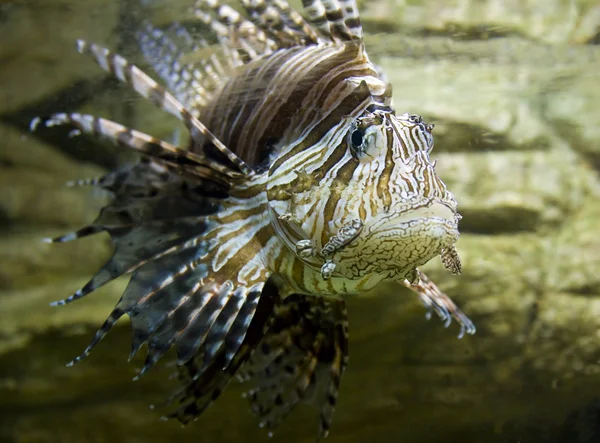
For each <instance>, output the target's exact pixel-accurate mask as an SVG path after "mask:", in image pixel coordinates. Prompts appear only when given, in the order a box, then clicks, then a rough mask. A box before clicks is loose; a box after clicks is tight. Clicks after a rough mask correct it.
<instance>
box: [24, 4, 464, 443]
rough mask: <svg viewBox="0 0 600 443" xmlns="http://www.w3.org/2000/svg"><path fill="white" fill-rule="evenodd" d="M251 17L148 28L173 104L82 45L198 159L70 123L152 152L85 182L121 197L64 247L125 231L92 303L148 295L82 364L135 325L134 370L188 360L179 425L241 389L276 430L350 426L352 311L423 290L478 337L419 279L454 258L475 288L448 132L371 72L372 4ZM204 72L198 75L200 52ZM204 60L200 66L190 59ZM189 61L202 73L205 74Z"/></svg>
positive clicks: (235, 14) (274, 8) (96, 282)
mask: <svg viewBox="0 0 600 443" xmlns="http://www.w3.org/2000/svg"><path fill="white" fill-rule="evenodd" d="M240 3H241V5H240V9H241V10H243V13H240V12H239V11H237V10H236V9H234V8H232V7H231V6H228V5H225V4H221V2H219V1H217V0H199V1H197V2H196V5H195V9H194V15H195V17H196V18H197V19H198V20H199V21H200V22H201V23H202V24H203V26H205V27H206V28H208V29H209V30H211V31H212V32H213V33H214V35H215V36H216V39H217V42H218V43H217V45H216V46H214V45H209V44H207V43H206V42H204V41H202V40H197V39H194V38H193V37H192V36H191V35H190V34H189V33H188V31H187V30H186V29H185V28H184V27H183V26H181V25H178V24H174V25H173V26H172V27H170V28H169V29H166V30H161V29H157V28H154V27H153V26H151V25H149V24H147V25H146V26H145V27H144V28H143V29H142V30H141V31H140V33H139V35H138V41H139V44H140V47H141V50H142V53H143V54H144V56H145V58H146V59H147V61H148V63H149V64H150V65H151V66H152V67H153V68H154V70H155V71H156V72H157V73H158V75H159V76H160V77H161V78H162V79H163V81H164V83H165V84H166V87H163V86H162V85H161V84H159V83H158V82H156V81H155V80H153V79H152V78H151V77H150V76H148V75H147V74H146V73H144V72H143V71H142V70H141V69H139V68H137V67H136V66H134V65H132V64H130V63H129V62H128V61H127V60H125V59H124V58H123V57H121V56H119V55H117V54H114V53H112V52H110V51H109V50H107V49H104V48H102V47H100V46H97V45H95V44H88V43H86V42H84V41H79V42H78V49H79V51H80V52H83V53H86V54H89V55H90V56H92V57H93V58H94V59H95V60H96V61H97V62H98V64H99V65H100V66H101V67H102V68H103V69H104V70H106V71H108V72H111V73H112V74H114V75H115V76H116V77H117V78H118V79H119V80H121V81H122V82H124V83H126V84H128V85H129V86H131V87H132V88H133V89H134V90H135V91H136V92H138V93H139V94H140V95H141V96H143V97H145V98H147V99H148V100H150V101H151V102H152V103H153V104H155V105H156V106H158V107H160V108H161V109H163V110H164V111H165V112H167V113H169V114H171V115H173V116H175V117H176V118H178V119H179V120H180V121H181V122H182V123H183V124H184V125H185V127H186V128H187V130H188V131H189V134H190V143H189V145H188V146H186V147H179V146H175V145H173V144H170V143H167V142H165V141H162V140H158V139H156V138H154V137H152V136H150V135H147V134H144V133H141V132H139V131H136V130H134V129H130V128H127V127H124V126H123V125H120V124H118V123H116V122H113V121H110V120H107V119H104V118H100V117H94V116H90V115H81V114H76V113H73V114H68V113H61V114H55V115H52V116H50V117H47V118H44V119H41V118H38V119H35V120H34V121H33V122H32V129H35V128H36V127H37V126H39V125H40V124H41V125H44V126H53V125H71V126H74V127H75V131H78V132H80V133H87V134H91V135H95V136H98V137H104V138H106V139H108V140H110V141H112V142H114V143H115V144H117V145H118V146H120V147H122V148H124V149H130V150H133V151H134V152H136V153H138V154H140V156H141V158H140V160H139V162H137V163H134V164H133V165H127V166H124V167H122V168H119V169H117V170H115V171H112V172H109V173H108V174H106V175H105V176H104V177H101V178H98V179H93V180H82V181H81V182H80V184H87V185H93V186H98V187H101V188H103V189H105V190H107V191H109V192H110V193H111V194H112V196H113V198H112V200H111V201H110V202H109V203H108V204H107V206H106V207H105V208H103V209H102V211H101V212H100V214H99V215H98V217H97V219H96V220H95V221H94V223H92V224H91V225H89V226H85V227H83V228H82V229H80V230H78V231H76V232H74V233H70V234H67V235H64V236H61V237H57V238H55V239H50V240H49V241H51V242H64V241H69V240H74V239H77V238H79V237H84V236H87V235H92V234H95V233H98V232H108V233H109V234H110V236H111V239H112V241H113V244H114V247H115V252H114V255H113V256H112V257H111V259H110V260H109V261H108V262H107V263H106V264H105V265H104V266H103V267H102V268H101V269H100V270H99V271H98V272H97V273H96V275H94V276H93V277H92V278H91V280H90V281H89V282H88V283H87V284H86V285H84V286H83V287H82V288H81V289H79V290H78V291H76V292H75V293H73V294H72V295H71V296H69V297H67V298H66V299H64V300H60V301H58V302H56V303H54V304H55V305H64V304H67V303H70V302H72V301H74V300H77V299H80V298H82V297H85V296H86V295H88V294H90V293H92V292H93V291H94V290H95V289H97V288H98V287H100V286H102V285H104V284H106V283H108V282H110V281H111V280H114V279H115V278H117V277H119V276H122V275H130V276H131V279H130V282H129V284H128V286H127V288H126V290H125V292H124V293H123V295H122V297H121V299H120V300H119V302H118V303H117V305H116V306H115V308H114V309H113V311H112V312H111V313H110V314H109V316H108V318H107V320H106V321H105V323H104V324H103V325H102V326H101V328H100V329H99V330H98V331H97V333H96V334H95V336H94V337H93V339H92V341H91V343H90V344H89V346H88V347H87V348H86V349H85V350H84V352H83V353H82V354H81V355H80V356H78V357H76V358H75V359H74V360H73V362H71V363H70V364H73V363H75V362H78V361H81V360H82V359H83V358H85V357H86V356H87V355H89V353H90V352H91V350H92V349H93V348H94V346H96V345H97V344H98V343H99V342H100V340H101V339H102V338H103V337H104V336H105V335H106V333H107V332H108V331H109V330H110V329H111V328H112V326H113V325H114V324H115V323H116V321H117V320H118V319H119V318H120V317H122V316H123V315H128V316H129V318H130V319H131V325H132V330H133V338H132V347H131V356H134V355H135V354H136V353H137V352H138V351H139V350H140V349H142V347H144V346H147V352H146V358H145V362H144V366H143V368H142V369H141V371H140V373H139V374H138V376H141V375H143V374H144V373H145V372H147V371H148V370H150V369H151V368H152V367H153V366H154V365H155V364H156V363H157V362H158V361H159V360H160V359H161V358H162V357H163V356H164V355H165V354H166V353H167V352H168V351H169V350H170V349H174V350H175V351H176V354H177V364H178V372H177V376H178V379H179V380H180V382H181V389H180V390H179V391H178V392H176V393H175V394H174V395H173V396H172V398H171V402H172V403H173V404H175V405H176V408H175V410H174V411H173V412H170V413H168V415H167V416H168V417H175V418H177V419H179V420H180V421H181V422H183V423H187V422H188V421H190V420H191V419H194V418H197V417H198V416H199V415H200V414H202V412H203V411H204V410H205V409H206V408H207V407H208V406H210V405H211V404H212V402H213V401H214V400H216V399H217V398H218V397H219V396H220V394H221V393H222V391H223V389H225V387H226V386H227V384H228V383H229V382H230V381H231V380H232V378H233V377H234V376H237V377H238V378H240V379H242V380H246V381H248V382H250V383H252V385H253V387H252V388H251V389H250V391H248V393H247V395H246V396H247V398H248V399H249V401H250V403H251V406H252V410H253V412H254V413H255V414H256V415H257V416H258V417H259V418H260V420H261V424H262V425H263V426H264V427H266V428H267V429H269V431H270V432H271V431H272V430H274V429H275V428H276V427H277V426H278V425H279V424H280V423H281V421H282V420H283V419H284V418H285V417H286V416H287V415H288V414H289V413H290V412H291V411H292V410H293V409H294V407H295V406H296V405H297V404H299V403H301V402H304V403H308V404H309V405H311V406H313V407H314V408H315V409H317V411H318V415H319V436H320V437H325V436H326V435H327V434H328V432H329V428H330V426H331V421H332V417H333V411H334V407H335V403H336V400H337V393H338V388H339V386H340V382H341V378H342V375H343V372H344V370H345V368H346V364H347V360H348V324H347V323H348V322H347V314H346V308H345V302H344V299H343V296H345V295H355V294H360V293H363V292H365V291H367V290H369V289H371V288H373V287H375V286H376V285H377V284H378V283H379V282H381V281H383V280H395V281H398V282H399V283H400V284H402V285H404V286H406V287H408V288H410V289H411V290H412V291H413V292H415V293H416V294H417V295H418V296H419V298H420V299H421V301H422V302H423V303H424V305H425V306H426V307H427V308H428V310H430V311H434V312H436V313H437V314H438V315H439V316H440V317H441V318H442V319H444V320H445V321H446V324H449V322H450V320H451V319H452V318H455V319H456V320H457V321H458V323H459V324H460V326H461V335H462V334H464V333H470V334H472V333H474V332H475V328H474V326H473V324H472V323H471V322H470V320H469V319H468V318H467V317H466V316H465V315H464V314H463V313H462V312H461V311H460V309H458V307H457V306H456V305H455V304H454V303H453V302H452V300H450V298H449V297H448V296H447V295H446V294H444V293H443V292H441V291H440V290H439V289H438V287H437V286H436V285H435V284H434V283H433V282H432V281H431V280H429V278H428V277H427V276H426V275H425V274H424V273H423V272H421V271H420V270H419V269H418V267H419V266H420V265H422V264H424V263H426V262H427V261H429V260H430V259H432V258H434V257H435V256H437V255H439V256H440V257H441V260H442V263H443V264H444V266H445V267H446V268H447V269H448V270H449V271H451V272H452V273H459V272H460V260H459V258H458V253H457V251H456V249H455V248H454V243H455V242H456V240H457V238H458V221H459V220H460V216H459V214H458V212H457V204H456V201H455V200H454V197H453V196H452V194H451V193H450V192H449V191H448V190H447V189H446V187H445V185H444V183H443V182H442V181H441V180H440V178H439V177H438V176H437V174H436V173H435V168H434V163H433V162H431V161H430V157H429V156H430V152H431V150H432V149H433V136H432V130H433V126H432V125H428V124H427V123H425V122H424V121H423V120H422V119H421V117H419V116H416V115H411V114H408V113H404V114H396V112H395V111H394V110H393V109H392V108H391V107H390V106H389V105H390V103H391V87H390V85H388V84H387V82H386V81H385V80H384V78H383V77H382V75H381V73H380V72H379V71H378V70H377V69H376V68H375V66H374V65H373V64H372V63H371V61H370V60H369V57H368V56H367V53H366V50H365V47H364V42H363V36H362V27H361V25H360V19H359V16H358V10H357V7H356V4H355V2H354V0H304V1H303V4H304V7H305V10H304V11H305V15H306V17H303V16H302V15H300V14H299V13H298V12H296V11H294V10H293V9H291V8H290V6H289V5H288V4H287V2H286V1H284V0H241V1H240ZM197 53H200V54H203V55H202V56H201V57H198V59H197V60H196V59H195V58H194V54H197ZM190 54H191V55H190ZM186 60H187V61H186Z"/></svg>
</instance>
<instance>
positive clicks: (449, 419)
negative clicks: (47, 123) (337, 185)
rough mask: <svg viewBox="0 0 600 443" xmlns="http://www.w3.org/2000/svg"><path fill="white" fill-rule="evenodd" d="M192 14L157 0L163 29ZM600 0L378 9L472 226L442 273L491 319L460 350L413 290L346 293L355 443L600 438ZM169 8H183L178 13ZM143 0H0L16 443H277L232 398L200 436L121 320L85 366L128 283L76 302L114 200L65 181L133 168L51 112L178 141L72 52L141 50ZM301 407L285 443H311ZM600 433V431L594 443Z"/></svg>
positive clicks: (405, 99) (1, 265)
mask: <svg viewBox="0 0 600 443" xmlns="http://www.w3.org/2000/svg"><path fill="white" fill-rule="evenodd" d="M187 3H188V2H187V1H184V0H178V1H174V2H172V3H170V4H168V5H165V4H164V3H160V2H156V3H154V4H153V5H152V6H153V7H152V10H151V11H149V12H148V11H145V13H148V14H151V15H152V14H153V15H154V20H155V21H161V22H167V21H168V20H170V19H171V18H172V17H175V18H177V17H181V16H182V14H183V12H185V7H186V6H187ZM595 3H596V2H593V1H585V0H579V1H575V2H572V1H569V2H567V1H560V0H554V1H552V2H547V1H545V0H544V1H540V0H537V1H535V0H526V1H523V0H520V1H518V2H517V1H514V2H513V1H509V2H507V1H501V0H486V1H483V2H482V1H477V2H475V1H463V2H458V1H452V2H447V1H444V2H440V1H433V2H432V1H411V2H391V1H388V0H378V1H374V2H362V5H363V7H364V10H365V13H364V17H363V18H364V20H363V21H364V23H365V27H366V28H367V30H368V32H369V35H368V36H367V45H368V46H367V48H368V49H369V50H370V54H371V56H372V58H373V59H374V60H375V61H376V62H377V63H378V64H379V65H380V66H381V67H382V68H383V69H384V71H385V72H386V74H387V76H388V77H389V79H390V81H391V82H392V84H393V86H394V91H395V103H394V105H395V107H396V108H397V110H398V111H399V112H405V111H409V112H412V113H418V114H422V115H423V116H424V117H425V119H426V120H427V121H428V122H433V123H435V124H436V127H435V130H434V134H435V136H436V147H435V150H434V153H435V157H437V158H438V166H437V168H438V171H439V173H440V175H441V177H442V178H443V179H444V180H445V182H446V183H447V185H448V187H449V189H451V190H452V191H453V192H454V193H455V194H456V197H457V200H458V201H459V205H460V212H461V213H462V214H463V216H464V219H463V220H462V224H461V227H462V232H463V235H462V236H461V239H460V240H459V243H458V245H457V246H458V249H459V252H460V254H461V257H462V261H463V274H462V275H461V276H459V277H453V276H450V275H448V274H447V273H445V272H444V271H443V270H442V267H441V265H440V264H439V263H437V262H435V261H434V262H432V263H430V264H428V265H427V267H426V270H427V271H428V273H430V275H431V276H433V277H435V280H436V281H437V282H438V284H439V285H440V286H441V287H442V288H443V289H444V290H446V291H447V292H448V293H449V294H450V295H451V296H452V297H453V298H454V299H455V300H456V301H457V302H458V303H459V304H460V305H461V307H462V308H463V310H464V311H465V312H466V313H467V314H468V315H469V316H470V317H471V319H472V320H473V321H474V322H475V324H476V326H477V328H478V331H477V333H476V334H475V335H474V336H469V337H465V338H463V339H462V340H458V339H457V338H456V334H457V333H458V329H457V328H456V326H455V325H452V326H451V327H450V328H449V330H444V328H443V326H442V325H441V324H440V323H439V322H438V321H437V320H435V319H433V320H431V321H429V322H427V321H426V320H425V317H424V310H423V309H422V307H421V306H420V305H419V304H418V302H417V300H416V299H415V298H414V297H413V296H412V295H411V294H409V293H408V292H407V291H405V290H403V289H400V288H398V287H397V286H393V285H385V286H382V287H381V288H378V290H377V291H375V292H373V293H370V294H368V295H365V296H363V297H355V298H352V299H350V300H348V304H349V315H350V323H351V359H350V366H349V370H348V372H347V375H346V376H345V378H344V380H343V383H342V390H341V392H340V398H339V406H338V410H337V413H336V416H335V420H334V427H333V429H332V435H331V436H330V437H329V439H328V441H330V442H332V443H335V442H342V441H343V442H364V441H368V442H373V443H376V442H386V443H387V442H389V441H410V442H430V441H440V442H453V441H461V442H486V443H493V442H516V441H521V442H542V441H547V442H552V443H582V442H588V441H590V442H591V441H599V440H600V432H599V431H598V430H597V429H596V427H595V426H596V425H595V421H594V420H593V417H596V416H597V415H598V411H599V408H598V405H597V403H598V402H597V401H595V400H594V397H596V396H600V365H599V363H598V362H599V361H600V345H599V343H600V335H599V331H600V273H599V272H598V270H599V269H600V240H599V238H600V236H599V235H598V233H599V231H600V222H599V220H600V203H599V196H600V180H599V176H598V173H599V168H600V145H599V143H598V140H599V135H600V133H599V131H600V110H599V108H598V106H597V103H598V102H599V101H600V89H599V88H598V85H599V84H600V83H599V81H600V77H599V74H598V69H599V68H600V47H598V45H597V43H598V35H599V34H598V33H599V30H600V28H599V26H600V12H599V11H600V10H599V9H598V6H596V4H595ZM167 6H168V7H167ZM139 14H140V10H138V9H137V2H135V1H122V2H117V1H114V0H103V1H101V2H94V4H93V6H92V5H91V3H90V4H88V2H85V3H84V2H73V1H67V0H52V1H41V0H38V1H31V2H5V3H3V4H2V5H0V21H1V23H2V25H1V26H0V41H2V42H7V43H9V44H6V45H5V44H3V45H2V46H1V47H0V55H1V56H2V60H3V61H4V65H3V69H2V70H0V79H1V80H2V85H3V88H2V89H0V94H1V96H0V97H1V100H0V134H1V139H2V140H3V143H2V145H1V147H0V223H1V225H2V231H0V308H1V309H0V408H1V409H2V412H3V414H2V418H1V419H0V441H7V442H14V443H17V442H18V443H25V442H40V443H43V442H48V443H50V442H57V441H60V442H61V443H63V442H64V443H69V442H73V443H80V442H83V441H86V442H105V441H106V442H108V441H110V442H111V443H116V442H128V443H130V442H138V441H139V442H148V441H178V442H182V443H184V442H188V441H189V442H192V441H193V442H214V441H227V442H242V441H264V440H266V436H265V433H264V432H262V430H259V429H257V427H256V422H255V420H254V419H253V417H251V415H250V414H249V413H247V406H246V405H245V404H244V401H243V400H242V399H241V398H240V397H239V394H240V393H241V392H242V390H241V388H240V387H236V386H232V387H231V388H230V389H229V391H228V392H227V393H226V394H225V395H224V396H223V398H222V399H221V400H220V401H219V402H218V403H217V404H216V405H215V406H214V407H213V408H211V409H210V410H209V411H207V413H206V414H205V415H204V416H203V417H202V418H201V419H200V420H199V421H198V422H197V423H193V424H192V425H190V426H189V427H187V428H186V429H181V428H180V427H179V425H178V424H176V423H163V422H160V421H158V417H159V415H160V413H159V412H157V411H152V410H149V409H148V408H147V405H149V404H151V403H159V402H160V401H161V399H162V398H164V397H165V396H166V395H167V394H168V391H169V389H170V382H169V381H168V380H167V377H166V374H167V373H168V372H169V369H168V368H157V370H155V371H153V372H154V373H151V374H149V375H148V376H147V377H144V378H143V379H142V380H141V381H138V382H136V383H132V382H131V381H130V378H131V377H132V376H133V375H134V373H135V371H134V369H135V368H136V367H138V366H140V362H139V361H135V362H134V363H133V364H132V365H128V364H127V362H126V356H127V353H128V347H129V331H128V327H127V324H126V322H123V323H121V324H120V327H117V328H116V329H115V331H113V332H112V333H111V334H109V336H108V337H107V339H106V340H105V341H104V342H103V343H102V344H101V345H99V346H98V347H97V349H96V350H95V352H94V353H93V354H92V356H91V357H90V358H89V359H88V360H87V361H85V362H83V363H81V364H79V365H77V366H76V367H74V368H66V367H65V366H64V363H66V362H67V361H69V360H70V359H72V358H73V357H74V356H76V355H77V354H78V353H79V352H81V351H82V350H83V349H84V347H85V346H86V344H87V341H88V340H89V339H90V338H91V336H92V334H93V331H94V330H95V329H96V328H97V327H99V326H100V324H101V323H102V322H103V321H104V319H105V317H106V315H107V314H108V313H109V312H110V311H111V309H112V307H113V305H114V303H115V302H116V300H117V298H118V296H119V294H120V293H121V291H122V289H123V287H124V285H125V283H126V281H117V282H115V283H114V284H111V285H108V286H107V287H106V288H104V289H102V290H100V291H98V293H95V294H93V295H92V296H89V297H87V298H86V299H85V300H82V301H79V302H77V303H75V304H72V305H69V306H68V307H63V308H50V307H49V306H48V302H50V301H52V300H55V299H59V298H63V297H65V296H67V295H68V294H70V293H71V292H73V291H74V290H76V289H77V288H78V287H80V286H81V285H82V284H83V283H85V281H86V278H89V277H90V276H91V274H92V273H93V272H94V271H95V269H97V268H98V267H99V266H100V264H101V263H103V261H104V260H105V259H106V258H107V256H108V255H109V254H110V244H109V241H108V239H107V238H106V237H102V236H100V237H98V238H90V239H86V240H83V241H78V242H76V243H73V244H64V245H48V244H46V243H42V242H40V240H41V239H42V238H43V237H48V236H53V235H57V234H60V233H63V232H67V231H68V230H70V229H73V228H77V227H79V226H81V225H82V224H83V223H85V222H89V221H91V220H93V218H94V217H95V215H96V213H97V210H98V208H99V207H101V205H102V202H103V199H104V198H105V197H106V196H104V195H100V194H97V193H94V192H92V191H90V190H88V189H79V188H69V187H65V186H64V183H65V182H67V181H68V180H73V179H76V178H81V177H89V176H96V175H99V174H101V173H102V171H103V170H105V168H107V167H111V166H113V165H114V164H116V163H117V162H120V161H126V160H127V158H126V157H123V156H122V154H121V153H119V152H115V150H114V148H112V147H110V146H105V145H103V144H101V143H97V142H93V141H91V140H88V139H85V138H77V139H71V138H69V137H67V135H66V132H65V131H62V132H61V131H44V134H29V133H28V132H27V131H26V129H27V125H28V122H29V120H30V118H31V117H33V116H34V115H37V114H42V115H43V114H47V113H50V112H58V111H62V110H80V111H86V112H92V111H93V112H94V113H97V114H99V115H104V116H108V117H110V118H113V119H115V120H117V121H122V122H125V123H126V124H128V125H131V126H134V127H136V128H139V129H141V130H145V131H148V132H150V133H152V134H154V135H157V136H160V137H164V138H169V137H171V136H172V134H173V131H174V128H176V125H175V124H174V122H173V121H172V120H169V119H165V118H164V115H163V114H162V113H160V112H157V111H156V110H154V109H153V108H152V107H150V106H148V105H147V104H144V103H142V102H141V101H139V100H137V99H136V98H135V96H134V94H132V93H131V92H130V91H127V90H126V89H124V88H122V87H120V86H119V85H117V84H116V83H115V82H113V81H111V80H110V79H107V78H106V77H105V76H104V75H103V74H102V73H101V71H100V70H99V69H97V68H96V67H95V66H94V64H93V62H91V61H90V60H87V59H85V57H82V56H79V55H78V54H77V53H76V51H74V49H73V48H74V45H73V41H74V39H75V38H78V37H84V38H86V39H89V40H92V41H97V42H100V43H102V44H105V45H108V46H110V47H112V48H116V49H119V50H120V51H123V52H125V53H126V54H131V56H132V57H134V58H135V54H134V50H133V45H132V43H131V41H130V36H131V29H132V25H131V23H132V20H133V19H135V18H136V16H137V15H139ZM311 414H312V411H310V410H300V411H298V412H296V413H294V415H293V416H292V417H291V419H290V421H289V422H288V423H286V424H285V425H284V426H283V427H282V429H281V431H280V432H278V433H277V434H276V437H275V438H277V439H278V440H279V441H289V442H305V441H306V442H308V441H312V439H313V437H314V435H315V430H316V422H314V417H313V416H312V415H311ZM595 438H596V440H594V439H595Z"/></svg>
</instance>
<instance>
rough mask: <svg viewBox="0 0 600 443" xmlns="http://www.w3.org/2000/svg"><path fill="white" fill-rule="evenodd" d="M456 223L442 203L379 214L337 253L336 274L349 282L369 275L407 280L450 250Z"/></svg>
mask: <svg viewBox="0 0 600 443" xmlns="http://www.w3.org/2000/svg"><path fill="white" fill-rule="evenodd" d="M459 220H460V215H459V214H458V213H457V212H456V211H455V209H454V208H453V206H452V205H450V204H448V203H447V202H445V201H442V200H430V201H426V202H424V203H423V204H422V205H420V206H419V207H417V208H414V209H402V210H394V211H389V212H387V213H383V214H381V215H380V216H378V217H376V218H375V220H373V221H372V222H371V223H369V224H367V225H365V227H364V229H363V231H362V232H361V235H359V236H358V237H357V238H356V240H355V241H354V242H352V243H351V244H349V245H347V246H346V247H345V248H343V249H342V250H340V251H339V252H337V254H336V256H335V261H336V263H337V267H336V271H337V272H339V273H340V274H341V275H343V276H345V277H346V278H352V279H357V278H362V277H364V276H365V275H366V274H369V273H375V274H384V275H386V276H387V278H393V279H404V278H408V277H409V276H410V274H411V273H412V272H413V271H414V269H415V268H416V267H418V266H421V265H423V264H425V263H427V262H428V261H429V260H431V259H432V258H434V257H435V256H437V255H440V254H442V253H443V251H445V250H448V249H449V248H451V249H452V250H454V249H453V248H454V246H453V245H454V244H455V243H456V241H457V240H458V237H459V235H460V234H459V231H458V222H459ZM456 260H458V256H457V257H456ZM449 266H450V264H449ZM459 266H460V265H459V264H458V265H455V267H459Z"/></svg>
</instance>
